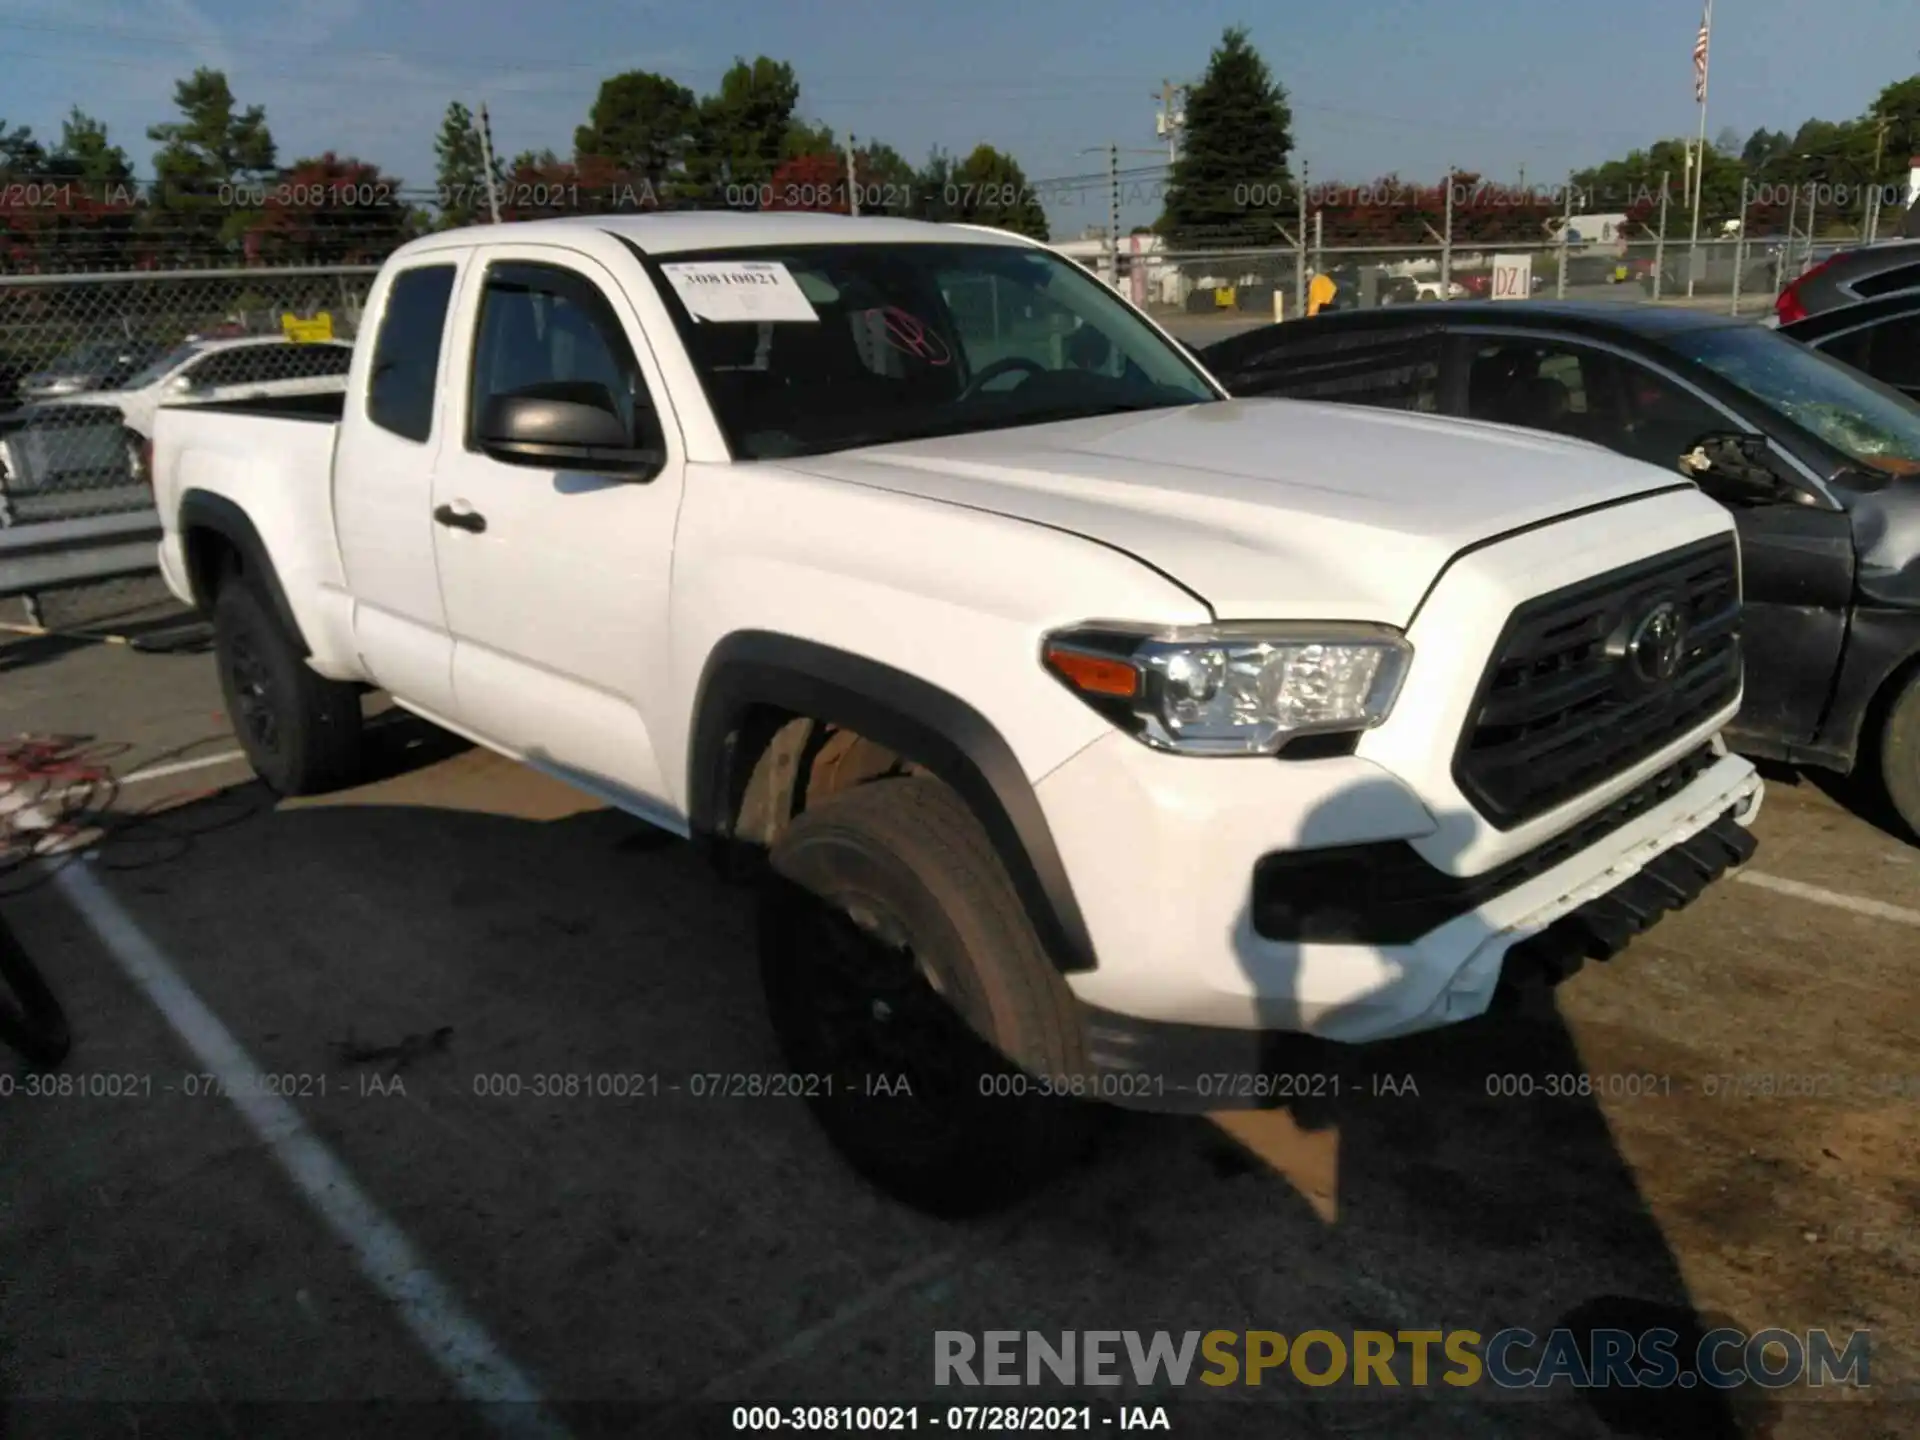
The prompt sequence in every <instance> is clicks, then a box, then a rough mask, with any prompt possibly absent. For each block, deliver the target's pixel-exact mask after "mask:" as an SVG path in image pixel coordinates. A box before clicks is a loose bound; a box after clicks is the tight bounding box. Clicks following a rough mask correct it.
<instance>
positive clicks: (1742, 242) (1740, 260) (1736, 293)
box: [1731, 175, 1748, 315]
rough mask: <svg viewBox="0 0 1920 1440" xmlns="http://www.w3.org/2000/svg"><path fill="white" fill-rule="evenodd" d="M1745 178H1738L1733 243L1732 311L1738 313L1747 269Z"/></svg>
mask: <svg viewBox="0 0 1920 1440" xmlns="http://www.w3.org/2000/svg"><path fill="white" fill-rule="evenodd" d="M1747 184H1748V182H1747V177H1746V176H1744V175H1742V176H1741V177H1740V230H1739V233H1738V234H1737V235H1736V236H1735V237H1734V242H1733V310H1732V312H1731V313H1732V314H1735V315H1738V314H1739V313H1740V279H1741V276H1742V274H1743V273H1744V272H1745V270H1746V268H1747Z"/></svg>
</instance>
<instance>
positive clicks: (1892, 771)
mask: <svg viewBox="0 0 1920 1440" xmlns="http://www.w3.org/2000/svg"><path fill="white" fill-rule="evenodd" d="M1880 784H1881V786H1882V788H1883V789H1885V791H1886V793H1887V799H1888V800H1890V801H1891V802H1892V803H1893V808H1894V810H1895V811H1896V812H1897V813H1898V814H1899V816H1900V819H1901V820H1902V821H1903V822H1905V824H1906V827H1907V829H1908V830H1909V831H1911V832H1912V834H1913V837H1914V839H1915V840H1917V841H1920V671H1916V672H1914V673H1913V674H1912V675H1909V676H1908V677H1907V682H1906V684H1905V685H1904V686H1903V687H1902V688H1901V690H1900V693H1899V694H1898V695H1896V696H1894V699H1893V704H1892V705H1890V706H1888V707H1887V719H1886V723H1885V724H1884V725H1883V726H1882V727H1881V729H1880Z"/></svg>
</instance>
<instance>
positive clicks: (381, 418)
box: [367, 265, 454, 443]
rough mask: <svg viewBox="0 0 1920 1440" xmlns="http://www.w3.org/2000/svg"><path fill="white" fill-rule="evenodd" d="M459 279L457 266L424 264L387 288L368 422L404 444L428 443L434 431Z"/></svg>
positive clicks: (369, 392)
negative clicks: (437, 385) (443, 349)
mask: <svg viewBox="0 0 1920 1440" xmlns="http://www.w3.org/2000/svg"><path fill="white" fill-rule="evenodd" d="M453 275H454V267H453V266H451V265H421V266H417V267H415V268H414V269H412V270H402V271H401V272H400V273H399V274H398V275H396V276H394V277H393V283H392V284H391V285H390V286H388V287H387V303H386V307H385V310H384V312H383V313H382V314H381V317H380V338H379V339H378V340H377V341H376V342H375V343H374V350H373V377H372V381H371V383H370V384H369V385H368V387H367V418H368V419H369V420H371V421H372V422H373V423H374V424H376V425H378V426H379V427H380V428H381V429H382V430H386V431H390V432H391V433H393V434H395V435H398V436H400V437H401V438H402V439H403V440H418V441H421V442H423V443H424V442H425V440H426V439H427V437H428V436H429V435H431V434H432V433H433V388H434V381H435V378H436V377H437V376H438V375H439V373H440V344H441V339H442V336H443V333H444V332H445V330H446V328H447V305H448V302H449V301H450V300H451V299H452V298H453Z"/></svg>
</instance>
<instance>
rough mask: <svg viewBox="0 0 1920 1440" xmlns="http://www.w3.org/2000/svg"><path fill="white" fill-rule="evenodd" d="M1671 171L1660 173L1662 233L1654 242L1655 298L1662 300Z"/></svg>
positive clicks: (1665, 270)
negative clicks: (1668, 185) (1668, 188)
mask: <svg viewBox="0 0 1920 1440" xmlns="http://www.w3.org/2000/svg"><path fill="white" fill-rule="evenodd" d="M1672 175H1673V172H1672V171H1671V170H1662V171H1661V172H1660V233H1659V234H1658V235H1657V236H1655V237H1654V241H1653V298H1654V299H1655V300H1658V299H1659V298H1660V287H1661V286H1662V285H1664V284H1665V283H1666V279H1667V198H1668V197H1667V181H1668V180H1669V179H1670V178H1671V177H1672Z"/></svg>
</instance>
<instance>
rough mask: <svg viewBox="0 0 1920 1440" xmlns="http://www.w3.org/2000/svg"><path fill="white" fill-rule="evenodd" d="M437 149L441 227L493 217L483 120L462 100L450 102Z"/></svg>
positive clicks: (446, 227) (434, 145)
mask: <svg viewBox="0 0 1920 1440" xmlns="http://www.w3.org/2000/svg"><path fill="white" fill-rule="evenodd" d="M433 153H434V158H435V160H436V162H437V165H438V169H437V172H436V175H435V180H436V183H437V192H436V197H435V198H436V200H437V203H438V207H439V212H440V215H439V226H440V228H441V229H443V230H446V229H453V228H454V227H456V226H460V225H478V224H481V223H483V222H484V221H486V220H487V219H488V218H490V216H489V212H488V209H487V165H486V149H485V147H484V146H482V145H481V143H480V129H479V123H478V122H477V121H476V120H475V119H474V117H473V112H472V111H471V110H469V109H467V107H466V106H464V105H462V104H461V103H460V102H459V101H458V100H455V101H454V102H453V103H452V104H450V105H449V106H447V115H446V119H444V120H442V121H441V122H440V134H439V136H438V137H437V138H436V139H435V140H434V142H433Z"/></svg>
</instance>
